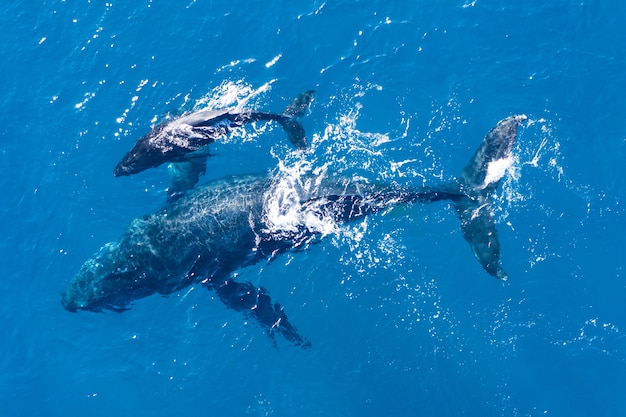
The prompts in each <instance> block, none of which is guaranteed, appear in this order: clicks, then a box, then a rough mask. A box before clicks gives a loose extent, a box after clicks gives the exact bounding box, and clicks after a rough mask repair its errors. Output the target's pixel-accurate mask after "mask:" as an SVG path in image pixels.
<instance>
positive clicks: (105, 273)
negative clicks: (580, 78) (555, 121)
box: [61, 115, 526, 347]
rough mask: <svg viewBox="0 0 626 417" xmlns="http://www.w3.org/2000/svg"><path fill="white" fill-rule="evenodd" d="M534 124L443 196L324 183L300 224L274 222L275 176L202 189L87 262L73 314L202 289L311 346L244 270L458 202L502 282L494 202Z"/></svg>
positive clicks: (499, 140) (481, 257)
mask: <svg viewBox="0 0 626 417" xmlns="http://www.w3.org/2000/svg"><path fill="white" fill-rule="evenodd" d="M525 119H526V116H523V115H520V116H511V117H508V118H506V119H503V120H501V121H500V122H499V123H498V124H497V125H496V126H495V127H494V128H493V129H492V130H491V131H490V132H489V134H488V135H487V136H486V137H485V139H484V140H483V142H482V143H481V145H480V147H479V149H478V150H477V151H476V153H475V154H474V155H473V157H472V158H471V159H470V161H469V163H468V164H467V166H466V167H465V169H464V170H463V171H462V172H461V174H460V176H459V178H458V179H457V180H455V181H453V182H451V183H448V184H444V185H441V186H438V187H415V188H411V187H400V186H397V185H373V184H368V183H364V182H362V181H359V180H354V179H341V178H334V177H332V178H324V179H323V180H322V181H321V182H320V183H319V184H318V185H316V186H315V187H313V188H312V189H307V190H300V191H299V192H298V201H297V202H296V203H295V206H293V207H291V209H292V211H293V214H294V217H293V219H295V220H292V221H290V222H289V224H288V225H283V226H281V225H280V224H278V225H277V224H276V222H274V221H273V220H272V216H271V214H270V212H271V208H272V207H273V206H272V204H275V203H276V201H277V199H279V198H280V196H277V187H276V184H277V181H276V178H273V177H272V176H270V175H267V174H266V175H260V176H242V177H229V178H224V179H220V180H216V181H212V182H209V183H206V184H203V185H202V186H199V187H197V188H196V189H194V190H192V191H191V192H189V193H187V194H186V195H184V196H183V197H181V198H180V199H178V200H176V201H174V202H171V203H169V204H166V206H165V207H164V208H163V209H161V210H159V211H157V212H156V213H153V214H150V215H147V216H145V217H142V218H138V219H135V220H133V221H132V222H131V224H130V226H129V227H128V229H127V231H126V232H125V233H124V234H123V236H122V237H121V238H120V240H118V241H117V242H111V243H108V244H106V245H105V246H104V247H103V248H102V249H100V251H99V252H98V253H96V254H95V255H94V256H93V257H92V258H91V259H89V260H87V261H86V262H85V263H84V264H83V266H82V267H81V268H80V270H79V272H78V273H77V274H76V276H75V277H74V278H73V279H72V281H71V282H70V283H69V285H68V287H67V289H66V290H65V292H64V293H63V294H62V297H61V301H62V304H63V306H64V307H65V308H66V309H67V310H69V311H78V310H90V311H101V310H106V309H109V310H115V311H123V310H125V309H127V308H128V306H129V305H130V304H131V303H132V302H133V301H134V300H137V299H139V298H142V297H146V296H149V295H151V294H155V293H158V294H170V293H172V292H175V291H178V290H180V289H182V288H184V287H186V286H189V285H191V284H194V283H202V285H203V286H204V287H206V288H207V289H208V290H210V291H214V292H215V293H216V294H217V296H218V298H219V299H220V300H221V301H222V302H223V303H224V304H225V305H226V306H227V307H228V308H232V309H235V310H237V311H241V312H242V313H244V314H245V315H247V316H248V317H250V318H251V319H253V320H255V321H256V322H257V323H258V324H259V325H260V326H261V327H263V328H264V329H265V330H266V331H267V333H268V334H269V335H270V336H272V337H274V336H275V335H276V334H280V335H282V336H283V337H284V338H285V339H286V340H288V341H289V342H290V343H293V344H295V345H299V346H305V347H306V346H309V345H310V343H309V341H308V340H307V339H306V338H304V337H303V336H302V335H300V334H299V332H298V330H297V329H296V327H295V326H293V325H292V323H291V322H290V321H289V320H288V317H287V315H286V313H285V312H284V311H283V308H282V307H281V306H280V305H279V304H277V303H274V302H273V301H272V300H271V298H270V296H269V292H268V291H267V290H266V289H265V288H262V287H258V286H255V285H253V284H251V283H249V282H239V281H238V280H235V279H234V278H233V277H232V276H233V273H234V272H236V271H237V270H239V269H241V268H243V267H245V266H248V265H251V264H254V263H256V262H259V261H261V260H263V259H266V260H267V259H272V258H274V257H275V256H278V255H279V254H280V253H283V252H285V251H288V250H290V249H293V248H299V247H302V246H303V245H305V244H306V243H308V242H311V241H312V239H316V238H317V237H319V236H320V235H321V232H320V229H319V228H317V227H316V226H315V225H319V224H324V223H326V222H334V223H336V224H341V223H345V222H350V221H354V220H358V219H361V218H363V217H364V216H368V215H373V214H375V213H377V212H380V211H382V210H386V209H388V208H390V207H392V206H396V205H400V204H412V203H432V202H436V201H441V200H450V201H452V203H453V205H454V207H455V209H456V212H457V214H458V216H459V218H460V220H461V228H462V230H463V236H464V238H465V239H466V240H467V242H468V243H469V245H470V247H471V249H472V251H473V253H474V255H475V256H476V259H477V260H478V261H479V262H480V264H481V265H482V267H483V268H484V270H485V271H486V272H487V273H488V274H490V275H492V276H494V277H496V278H499V279H506V278H507V275H506V273H505V272H504V270H503V269H502V267H501V265H500V242H499V239H498V234H497V231H496V226H495V221H494V217H493V214H492V210H491V199H490V197H491V194H492V193H493V192H494V190H496V188H497V187H498V184H499V183H500V181H501V178H502V177H503V175H504V172H503V170H502V169H501V166H502V164H503V162H505V161H507V160H508V159H509V158H511V151H512V146H513V143H514V141H515V138H516V132H517V128H518V126H519V124H520V123H521V122H522V121H523V120H525Z"/></svg>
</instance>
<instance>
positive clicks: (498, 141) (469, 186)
mask: <svg viewBox="0 0 626 417" xmlns="http://www.w3.org/2000/svg"><path fill="white" fill-rule="evenodd" d="M524 120H526V116H525V115H517V116H510V117H507V118H506V119H503V120H501V121H500V122H498V124H497V125H496V126H495V127H494V128H493V129H492V130H491V131H490V132H489V133H488V134H487V136H486V137H485V139H484V140H483V141H482V143H481V144H480V146H479V148H478V150H476V153H475V154H474V155H473V156H472V158H471V159H470V160H469V162H468V164H467V165H466V166H465V169H463V171H462V172H461V175H460V176H459V178H458V183H459V186H460V191H461V195H463V198H457V199H455V200H453V202H454V208H455V210H456V212H457V214H458V215H459V219H460V220H461V230H462V231H463V237H465V240H466V241H467V243H469V245H470V248H471V249H472V252H473V253H474V256H476V259H478V262H480V264H481V265H482V267H483V268H484V269H485V271H487V273H489V275H492V276H494V277H496V278H499V279H502V280H506V279H507V274H506V272H504V270H503V269H502V267H501V266H500V240H499V238H498V231H497V230H496V225H495V220H494V217H493V210H492V208H491V194H492V193H493V191H494V190H495V189H496V188H498V185H499V184H500V182H501V180H502V177H503V176H504V174H505V171H506V168H507V167H509V166H510V164H511V163H512V161H511V151H512V149H513V144H514V143H515V138H516V136H517V128H518V126H519V125H520V123H521V122H523V121H524Z"/></svg>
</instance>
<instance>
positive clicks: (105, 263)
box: [61, 243, 155, 312]
mask: <svg viewBox="0 0 626 417" xmlns="http://www.w3.org/2000/svg"><path fill="white" fill-rule="evenodd" d="M122 252H123V251H120V248H119V244H118V243H108V244H106V245H104V247H102V249H100V251H99V252H98V253H96V254H95V255H94V256H93V257H92V258H90V259H89V260H87V261H86V262H85V263H84V264H83V266H82V267H81V268H80V270H79V272H78V273H77V274H76V275H75V276H74V279H73V280H72V281H71V282H70V284H69V286H68V287H67V288H66V290H65V291H64V292H63V294H62V295H61V303H62V304H63V307H64V308H65V309H66V310H68V311H72V312H76V311H78V310H88V311H102V310H114V311H124V310H126V309H127V306H128V304H130V302H131V301H133V300H135V299H138V298H142V297H145V296H147V295H150V294H153V293H154V292H155V290H154V289H152V288H150V286H149V285H147V283H149V282H150V280H149V279H148V278H149V277H148V271H147V270H146V268H145V267H141V268H140V267H139V265H140V263H141V262H142V261H141V260H140V258H141V257H140V256H128V255H127V254H124V253H122Z"/></svg>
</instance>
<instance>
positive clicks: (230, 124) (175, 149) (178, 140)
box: [113, 90, 314, 177]
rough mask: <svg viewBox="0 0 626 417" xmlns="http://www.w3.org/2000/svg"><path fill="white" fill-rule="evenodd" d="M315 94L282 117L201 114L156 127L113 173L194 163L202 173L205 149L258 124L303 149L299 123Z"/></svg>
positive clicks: (306, 96)
mask: <svg viewBox="0 0 626 417" xmlns="http://www.w3.org/2000/svg"><path fill="white" fill-rule="evenodd" d="M313 94H314V91H313V90H310V91H306V92H304V93H301V94H300V95H298V97H296V99H295V100H293V101H292V102H291V103H290V104H289V105H288V106H287V107H286V108H285V110H284V111H283V113H282V114H274V113H264V112H255V111H252V110H235V109H218V110H200V111H196V112H193V113H188V114H184V115H182V116H180V117H177V118H175V119H173V120H170V121H168V122H166V123H162V124H160V125H157V126H156V127H154V128H153V129H151V130H150V132H148V133H147V134H146V135H144V136H143V137H141V138H140V139H139V140H138V141H137V142H136V143H135V145H134V146H133V148H132V149H131V150H130V151H128V152H127V153H126V155H124V157H123V158H122V159H121V160H120V162H119V163H118V164H117V166H116V167H115V169H114V170H113V174H114V175H115V176H116V177H119V176H127V175H133V174H137V173H139V172H142V171H144V170H146V169H148V168H153V167H157V166H159V165H161V164H164V163H167V162H185V161H193V162H195V163H196V164H197V165H198V166H197V167H196V170H201V169H202V168H203V164H204V163H205V162H206V157H207V145H209V144H211V143H213V142H215V141H216V140H218V139H219V138H220V137H222V136H224V135H226V134H228V132H229V131H230V130H231V129H233V128H236V127H241V126H243V125H245V124H248V123H252V122H257V121H276V122H278V123H279V124H280V125H281V126H282V127H283V129H284V130H285V132H286V133H287V137H288V138H289V141H290V142H291V143H293V145H294V146H296V147H297V148H299V149H303V148H306V146H307V142H306V136H305V132H304V127H302V125H301V124H300V122H299V119H300V118H301V117H302V116H303V115H304V113H305V112H306V110H307V109H308V107H309V105H310V103H311V101H312V100H313Z"/></svg>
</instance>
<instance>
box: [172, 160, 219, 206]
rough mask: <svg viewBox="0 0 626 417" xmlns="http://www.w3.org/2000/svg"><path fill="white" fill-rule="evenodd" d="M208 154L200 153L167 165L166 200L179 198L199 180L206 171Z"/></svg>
mask: <svg viewBox="0 0 626 417" xmlns="http://www.w3.org/2000/svg"><path fill="white" fill-rule="evenodd" d="M209 156H210V155H202V156H198V157H197V158H193V159H190V160H188V161H183V162H172V163H171V164H169V165H168V166H167V171H168V173H169V177H170V186H169V187H167V189H166V190H165V192H166V193H167V202H168V203H171V202H172V201H174V200H177V199H179V198H180V197H182V196H183V195H185V193H186V192H187V191H189V190H191V189H192V188H193V187H194V186H195V185H196V184H197V183H198V181H200V176H201V175H204V174H205V173H206V160H207V158H208V157H209Z"/></svg>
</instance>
